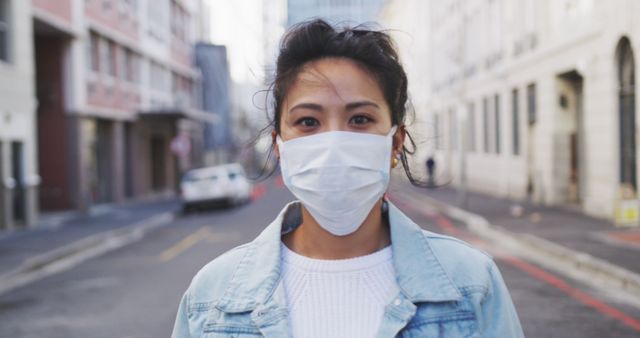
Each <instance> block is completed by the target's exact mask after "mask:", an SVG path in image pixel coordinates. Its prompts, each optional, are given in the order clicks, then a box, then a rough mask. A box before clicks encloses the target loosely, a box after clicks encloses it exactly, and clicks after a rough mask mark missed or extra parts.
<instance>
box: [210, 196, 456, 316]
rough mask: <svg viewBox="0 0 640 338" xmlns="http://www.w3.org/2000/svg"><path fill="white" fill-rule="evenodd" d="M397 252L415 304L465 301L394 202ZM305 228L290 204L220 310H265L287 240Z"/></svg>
mask: <svg viewBox="0 0 640 338" xmlns="http://www.w3.org/2000/svg"><path fill="white" fill-rule="evenodd" d="M388 204H389V222H390V228H391V250H392V255H393V265H394V269H395V271H396V278H397V282H398V286H399V287H400V290H401V292H402V293H404V295H405V296H406V297H407V298H408V299H409V300H411V301H412V302H413V303H417V302H441V301H450V300H459V299H460V298H462V295H461V294H460V292H459V291H458V289H457V288H456V287H455V285H454V284H453V282H452V281H451V278H450V277H449V276H448V275H447V272H446V270H445V269H444V267H443V266H442V264H441V263H440V261H439V260H438V258H437V256H436V254H435V253H434V252H433V250H432V248H431V245H430V244H429V241H428V239H427V237H426V236H425V235H424V233H423V230H422V229H421V228H420V227H419V226H418V225H416V224H415V223H414V222H413V221H412V220H411V219H409V218H408V217H407V216H406V215H405V214H404V213H402V212H401V211H400V210H399V209H398V208H397V207H396V206H395V205H393V204H392V203H391V202H388ZM300 223H301V213H300V202H298V201H294V202H291V203H289V204H287V205H286V206H285V207H284V208H283V209H282V210H281V211H280V213H279V214H278V216H277V217H276V219H275V220H274V221H273V222H271V224H269V225H268V226H267V227H266V228H265V229H264V230H263V231H262V233H261V234H260V235H258V237H257V238H256V239H254V240H253V241H252V242H251V243H250V244H249V245H248V246H247V249H246V252H245V255H244V256H243V258H242V259H241V260H240V262H239V263H238V265H237V267H236V268H235V271H234V273H233V277H232V278H231V280H230V282H229V284H228V287H227V289H226V290H225V292H224V294H223V296H222V297H221V298H220V300H219V302H218V303H217V304H216V307H217V308H218V309H220V310H222V311H224V312H246V311H251V310H253V309H255V308H256V307H257V306H259V305H265V304H267V302H269V301H270V300H271V298H272V295H273V293H274V291H275V290H276V288H277V286H278V284H279V283H280V279H281V278H280V264H281V260H280V258H281V257H280V255H281V248H280V245H281V244H280V243H281V236H282V235H283V234H285V233H288V232H290V231H293V230H294V229H295V228H296V227H297V226H298V225H300Z"/></svg>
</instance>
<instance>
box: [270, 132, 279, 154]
mask: <svg viewBox="0 0 640 338" xmlns="http://www.w3.org/2000/svg"><path fill="white" fill-rule="evenodd" d="M277 137H278V134H277V133H276V131H275V130H273V131H271V145H272V146H273V151H274V152H275V153H276V158H277V159H278V160H280V149H279V148H278V142H276V138H277Z"/></svg>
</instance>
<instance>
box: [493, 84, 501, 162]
mask: <svg viewBox="0 0 640 338" xmlns="http://www.w3.org/2000/svg"><path fill="white" fill-rule="evenodd" d="M493 112H494V113H495V120H494V121H495V123H496V124H495V126H496V130H495V133H496V134H495V137H496V148H495V151H496V154H500V95H499V94H496V95H495V96H494V97H493Z"/></svg>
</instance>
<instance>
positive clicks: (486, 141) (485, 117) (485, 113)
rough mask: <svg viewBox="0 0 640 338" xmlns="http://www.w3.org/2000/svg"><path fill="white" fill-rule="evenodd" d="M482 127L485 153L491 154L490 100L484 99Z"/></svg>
mask: <svg viewBox="0 0 640 338" xmlns="http://www.w3.org/2000/svg"><path fill="white" fill-rule="evenodd" d="M482 126H483V128H482V129H483V135H482V138H483V145H484V148H483V149H484V152H485V153H488V152H489V99H487V98H486V97H485V98H483V99H482Z"/></svg>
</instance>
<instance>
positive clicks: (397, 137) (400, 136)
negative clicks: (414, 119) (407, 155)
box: [393, 124, 407, 154]
mask: <svg viewBox="0 0 640 338" xmlns="http://www.w3.org/2000/svg"><path fill="white" fill-rule="evenodd" d="M406 136H407V129H406V127H405V125H404V124H400V125H398V129H397V130H396V133H395V134H393V151H394V152H396V153H398V154H400V153H402V147H403V145H404V139H405V137H406Z"/></svg>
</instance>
